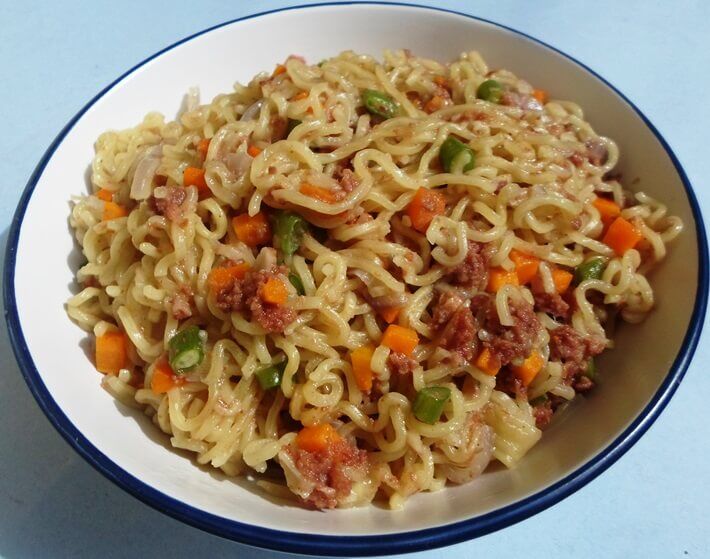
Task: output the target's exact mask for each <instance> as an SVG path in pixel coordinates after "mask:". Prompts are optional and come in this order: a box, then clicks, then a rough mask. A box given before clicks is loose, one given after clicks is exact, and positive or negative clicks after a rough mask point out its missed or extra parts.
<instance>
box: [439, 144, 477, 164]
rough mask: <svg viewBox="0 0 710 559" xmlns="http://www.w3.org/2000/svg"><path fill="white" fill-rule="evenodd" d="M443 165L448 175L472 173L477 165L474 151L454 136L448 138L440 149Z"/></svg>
mask: <svg viewBox="0 0 710 559" xmlns="http://www.w3.org/2000/svg"><path fill="white" fill-rule="evenodd" d="M439 159H440V160H441V165H442V167H444V170H445V171H446V172H447V173H451V172H462V173H465V172H466V171H470V170H471V169H473V168H474V167H475V165H476V156H475V155H474V153H473V150H472V149H471V148H470V147H469V146H467V145H466V144H464V143H463V142H462V141H461V140H459V139H457V138H455V137H454V136H449V137H448V138H446V140H445V141H444V143H443V144H441V148H440V149H439Z"/></svg>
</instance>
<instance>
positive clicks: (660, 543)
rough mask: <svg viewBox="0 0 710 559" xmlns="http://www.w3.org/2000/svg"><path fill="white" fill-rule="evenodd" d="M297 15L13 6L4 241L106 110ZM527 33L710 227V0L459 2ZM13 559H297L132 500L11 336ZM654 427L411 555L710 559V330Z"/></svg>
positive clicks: (1, 524)
mask: <svg viewBox="0 0 710 559" xmlns="http://www.w3.org/2000/svg"><path fill="white" fill-rule="evenodd" d="M292 3H293V2H287V1H277V0H270V1H263V2H247V1H240V2H218V1H197V0H189V1H184V0H172V1H155V2H143V1H140V0H130V1H129V0H123V1H118V2H110V3H109V2H78V1H73V2H55V1H46V2H35V1H28V0H21V1H16V2H9V1H2V2H0V6H1V8H0V14H1V15H0V19H1V21H0V68H1V69H2V73H1V74H0V76H1V79H0V115H2V116H1V117H0V126H1V127H2V132H0V244H1V245H2V246H1V248H2V250H3V253H4V247H5V244H6V241H7V228H8V226H9V223H10V219H11V216H12V213H13V211H14V208H15V205H16V203H17V200H18V198H19V196H20V192H21V190H22V189H23V188H24V186H25V183H26V182H27V179H28V178H29V176H30V174H31V172H32V170H33V168H34V166H35V164H36V163H37V161H38V160H39V158H40V157H41V156H42V154H43V152H44V150H45V149H46V148H47V146H48V145H49V143H50V142H51V141H52V139H53V138H54V136H55V135H56V134H57V133H58V132H59V130H60V129H61V128H62V127H63V126H64V124H65V123H66V122H67V120H69V119H70V118H71V117H72V116H73V115H74V114H75V113H76V112H77V111H78V110H79V109H80V108H81V107H82V106H83V105H84V104H85V103H86V102H87V101H88V100H89V99H90V98H91V97H93V96H94V95H95V94H96V93H97V92H98V91H99V90H100V89H101V88H103V87H104V86H105V85H106V84H108V83H109V82H111V81H112V80H113V79H114V78H116V77H117V76H118V75H119V74H121V73H123V72H124V71H125V70H127V69H128V68H130V67H131V66H133V65H134V64H136V63H137V62H139V61H140V60H142V59H143V58H145V57H147V56H149V55H150V54H152V53H154V52H155V51H157V50H159V49H161V48H163V47H165V46H167V45H169V44H171V43H173V42H174V41H176V40H178V39H181V38H183V37H185V36H187V35H190V34H192V33H194V32H196V31H199V30H201V29H203V28H206V27H209V26H212V25H215V24H217V23H220V22H222V21H225V20H229V19H233V18H236V17H239V16H243V15H246V14H249V13H255V12H259V11H264V10H269V9H274V8H279V7H283V6H286V5H289V4H292ZM437 5H439V6H441V7H446V8H450V9H455V10H460V11H467V12H469V13H471V14H474V15H478V16H481V17H484V18H487V19H491V20H493V21H497V22H500V23H503V24H505V25H509V26H512V27H514V28H517V29H520V30H522V31H525V32H527V33H529V34H531V35H533V36H535V37H538V38H540V39H542V40H544V41H546V42H548V43H550V44H551V45H553V46H555V47H558V48H560V49H562V50H563V51H565V52H567V53H569V54H571V55H572V56H574V57H576V58H577V59H579V60H580V61H582V62H584V63H585V64H587V65H589V66H590V67H592V68H593V69H595V70H596V71H598V72H599V73H600V74H601V75H603V76H604V77H606V78H607V79H608V80H610V81H611V82H612V83H614V84H615V85H616V86H617V87H619V89H621V91H623V92H624V93H625V94H626V95H628V97H629V98H630V99H631V100H632V101H633V102H634V103H636V104H637V105H638V106H639V108H640V109H641V110H642V111H643V112H644V113H645V114H646V115H647V116H648V117H649V118H650V119H651V121H653V122H654V123H655V124H656V126H657V127H658V129H659V130H660V132H661V134H663V135H664V136H665V138H666V139H667V140H668V142H669V143H670V145H671V146H672V148H673V149H674V150H675V152H676V154H677V155H678V157H679V159H680V161H681V163H682V165H683V166H684V167H685V169H686V171H687V173H688V176H689V178H690V181H691V183H692V184H693V185H694V186H695V189H696V193H697V195H698V197H699V199H700V203H701V205H702V207H703V210H704V211H705V212H706V213H705V216H706V221H710V219H708V218H709V217H710V215H709V214H708V213H707V211H708V210H709V209H710V193H708V190H707V188H708V185H707V180H708V175H707V162H708V160H709V157H710V148H709V142H708V137H709V133H708V129H709V128H708V127H710V98H709V97H708V91H709V90H710V40H709V39H708V34H707V24H708V22H710V3H708V2H706V1H702V0H696V1H685V2H661V1H658V2H636V1H635V2H623V3H622V2H614V1H612V0H596V1H594V2H584V1H582V0H575V1H561V0H554V1H553V0H538V1H537V2H506V1H501V0H498V1H495V0H486V1H479V2H472V1H471V2H467V1H464V0H451V1H447V2H440V3H438V4H437ZM0 330H2V331H1V332H0V360H1V361H0V555H1V556H2V557H7V558H24V557H33V558H34V557H102V558H106V559H108V558H111V557H164V556H169V557H171V558H174V559H178V558H180V557H189V558H190V559H195V558H205V557H240V558H245V559H249V558H255V557H264V558H267V559H276V558H278V559H286V558H287V557H290V556H288V555H285V554H279V553H270V552H265V551H261V550H257V549H253V548H249V547H246V546H242V545H240V544H236V543H233V542H230V541H227V540H223V539H220V538H218V537H215V536H212V535H209V534H206V533H204V532H201V531H199V530H197V529H194V528H191V527H189V526H186V525H184V524H181V523H180V522H178V521H176V520H173V519H171V518H169V517H167V516H165V515H163V514H161V513H159V512H157V511H155V510H153V509H151V508H149V507H147V506H146V505H143V504H142V503H141V502H140V501H138V500H136V499H134V498H133V497H131V496H129V495H128V494H126V493H124V492H123V491H122V490H121V489H119V488H118V487H116V486H114V485H113V484H111V483H110V482H109V481H107V480H106V479H105V478H104V477H102V476H101V475H100V474H99V473H98V472H96V471H95V470H94V469H93V468H92V467H91V466H89V465H88V464H86V463H85V462H84V461H83V460H82V459H81V458H79V456H78V455H77V454H76V453H75V452H74V451H73V450H72V449H71V448H70V447H69V446H68V445H67V444H66V443H65V442H64V441H63V440H62V438H61V437H60V436H59V435H58V434H57V432H56V431H55V430H54V429H53V428H52V427H51V425H50V424H49V422H48V421H47V420H46V419H45V417H44V416H43V414H42V412H41V411H40V409H39V407H38V406H37V405H36V404H35V402H34V400H33V398H32V396H31V395H30V393H29V391H28V389H27V387H26V386H25V384H24V381H23V380H22V378H21V376H20V373H19V370H18V367H17V365H16V363H15V360H14V358H13V355H12V352H11V350H10V347H9V342H8V340H7V333H6V327H5V324H4V322H3V323H2V325H0ZM705 330H706V333H705V335H704V336H703V338H702V339H701V342H700V346H699V349H698V351H697V353H696V356H695V359H694V362H693V364H692V365H691V367H690V369H689V370H688V373H687V376H686V377H685V380H684V381H683V383H682V384H681V386H680V388H679V389H678V392H677V394H676V395H675V397H674V398H673V400H672V401H671V403H670V404H669V406H668V407H667V409H666V410H665V411H664V412H663V414H662V415H661V417H660V418H659V419H658V421H657V422H656V423H655V424H654V426H653V427H652V428H651V429H650V431H649V432H648V433H647V434H646V435H645V436H644V437H643V438H642V439H641V440H640V442H638V443H637V444H636V445H635V446H634V447H633V448H632V449H631V450H630V451H629V452H628V453H627V454H626V455H625V456H623V457H622V458H621V460H619V462H617V463H616V464H615V465H614V466H612V467H611V468H610V469H609V470H608V471H607V472H605V473H604V474H602V475H601V476H600V477H599V478H597V479H596V480H594V481H592V482H591V483H590V484H589V485H587V486H586V487H584V488H583V489H581V490H580V491H578V492H577V493H575V494H574V495H572V496H571V497H568V498H567V499H566V500H564V501H562V502H560V503H558V504H556V505H555V506H553V507H552V508H550V509H548V510H546V511H544V512H542V513H540V514H538V515H536V516H534V517H532V518H530V519H528V520H525V521H523V522H521V523H519V524H516V525H514V526H511V527H509V528H507V529H505V530H502V531H499V532H497V533H493V534H490V535H488V536H485V537H482V538H479V539H477V540H474V541H471V542H468V543H462V544H459V545H455V546H451V547H448V548H444V549H440V550H436V551H430V552H423V553H419V554H414V555H410V556H409V557H412V558H413V559H414V558H419V557H425V556H426V557H431V558H444V557H446V558H447V559H463V558H469V557H525V558H526V559H533V558H538V557H539V558H550V557H576V558H582V559H584V558H594V559H597V558H614V557H645V558H648V557H698V558H700V557H710V522H709V521H708V518H709V517H708V506H707V503H708V501H710V482H709V481H708V476H709V474H710V435H709V434H708V426H709V425H710V418H709V415H708V410H709V409H710V408H709V407H708V395H709V394H710V376H708V374H707V364H708V363H709V362H710V346H709V344H708V341H710V337H709V336H710V333H708V332H707V330H708V328H707V327H706V328H705Z"/></svg>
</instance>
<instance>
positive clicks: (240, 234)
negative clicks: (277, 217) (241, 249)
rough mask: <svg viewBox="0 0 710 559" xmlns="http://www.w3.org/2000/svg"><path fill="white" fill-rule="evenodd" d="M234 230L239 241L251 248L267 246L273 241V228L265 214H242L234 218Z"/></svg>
mask: <svg viewBox="0 0 710 559" xmlns="http://www.w3.org/2000/svg"><path fill="white" fill-rule="evenodd" d="M232 228H233V229H234V233H236V235H237V239H239V240H240V241H242V242H243V243H244V244H246V245H247V246H250V247H255V246H259V245H265V244H266V243H268V242H269V241H270V240H271V226H270V225H269V220H268V219H267V217H266V214H264V213H263V212H259V213H258V214H256V215H254V216H250V215H249V214H241V215H238V216H236V217H234V218H232Z"/></svg>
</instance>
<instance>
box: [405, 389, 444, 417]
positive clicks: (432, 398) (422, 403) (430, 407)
mask: <svg viewBox="0 0 710 559" xmlns="http://www.w3.org/2000/svg"><path fill="white" fill-rule="evenodd" d="M450 397H451V390H449V389H448V388H446V387H445V386H430V387H428V388H422V389H421V390H420V391H419V392H417V397H416V398H415V399H414V408H413V409H414V417H416V418H417V419H418V420H419V421H421V422H423V423H428V424H430V425H433V424H434V423H436V422H437V421H438V420H439V418H440V417H441V412H443V411H444V404H446V402H447V401H448V399H449V398H450Z"/></svg>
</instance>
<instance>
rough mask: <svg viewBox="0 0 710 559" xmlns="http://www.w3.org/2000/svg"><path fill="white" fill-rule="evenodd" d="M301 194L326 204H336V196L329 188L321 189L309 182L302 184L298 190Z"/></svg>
mask: <svg viewBox="0 0 710 559" xmlns="http://www.w3.org/2000/svg"><path fill="white" fill-rule="evenodd" d="M298 190H299V192H300V193H301V194H305V195H306V196H309V197H311V198H315V199H316V200H320V201H321V202H326V203H328V204H332V203H333V202H335V201H336V200H335V194H333V192H332V191H330V190H328V189H327V188H321V187H320V186H315V185H313V184H311V183H309V182H304V183H301V188H299V189H298Z"/></svg>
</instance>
